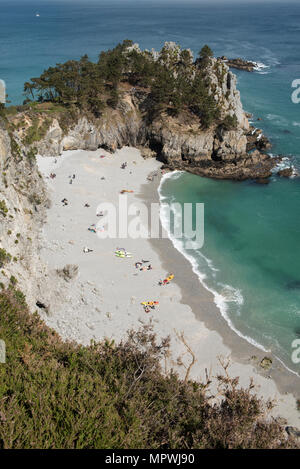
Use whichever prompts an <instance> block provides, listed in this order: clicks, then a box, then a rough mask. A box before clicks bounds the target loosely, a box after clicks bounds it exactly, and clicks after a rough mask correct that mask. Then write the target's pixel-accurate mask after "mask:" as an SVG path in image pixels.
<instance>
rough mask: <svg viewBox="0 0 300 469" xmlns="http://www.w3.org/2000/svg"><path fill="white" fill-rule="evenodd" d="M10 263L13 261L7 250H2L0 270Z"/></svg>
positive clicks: (0, 251)
mask: <svg viewBox="0 0 300 469" xmlns="http://www.w3.org/2000/svg"><path fill="white" fill-rule="evenodd" d="M10 261H11V255H10V254H9V253H8V252H7V251H5V249H3V248H0V268H2V267H4V266H5V264H7V263H8V262H10ZM0 311H1V310H0Z"/></svg>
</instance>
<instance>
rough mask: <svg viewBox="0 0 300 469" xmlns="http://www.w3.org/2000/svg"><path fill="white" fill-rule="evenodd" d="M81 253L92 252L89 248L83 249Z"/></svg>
mask: <svg viewBox="0 0 300 469" xmlns="http://www.w3.org/2000/svg"><path fill="white" fill-rule="evenodd" d="M83 252H84V253H87V252H93V249H90V248H87V247H85V248H83Z"/></svg>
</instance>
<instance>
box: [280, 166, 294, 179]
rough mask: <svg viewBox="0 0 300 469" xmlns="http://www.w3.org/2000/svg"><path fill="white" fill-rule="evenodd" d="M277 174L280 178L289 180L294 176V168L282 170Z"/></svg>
mask: <svg viewBox="0 0 300 469" xmlns="http://www.w3.org/2000/svg"><path fill="white" fill-rule="evenodd" d="M277 174H278V176H280V177H284V178H289V177H291V176H292V175H293V168H285V169H281V170H280V171H278V173H277Z"/></svg>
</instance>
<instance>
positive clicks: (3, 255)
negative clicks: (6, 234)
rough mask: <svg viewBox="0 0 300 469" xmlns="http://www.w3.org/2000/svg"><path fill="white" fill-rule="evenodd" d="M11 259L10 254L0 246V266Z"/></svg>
mask: <svg viewBox="0 0 300 469" xmlns="http://www.w3.org/2000/svg"><path fill="white" fill-rule="evenodd" d="M10 261H11V255H10V254H9V253H8V252H7V251H5V249H3V248H0V268H2V267H4V265H5V264H7V263H8V262H10Z"/></svg>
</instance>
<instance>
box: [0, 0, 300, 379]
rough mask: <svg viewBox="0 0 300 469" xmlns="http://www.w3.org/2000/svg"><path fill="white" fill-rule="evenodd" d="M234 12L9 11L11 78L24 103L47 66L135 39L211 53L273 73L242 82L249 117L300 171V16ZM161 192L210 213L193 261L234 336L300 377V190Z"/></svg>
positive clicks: (229, 187) (5, 63) (293, 183)
mask: <svg viewBox="0 0 300 469" xmlns="http://www.w3.org/2000/svg"><path fill="white" fill-rule="evenodd" d="M224 3H226V4H225V5H224V4H219V5H218V4H213V3H211V4H204V3H203V2H201V0H199V1H198V2H194V3H193V4H189V2H188V1H184V2H180V3H178V4H177V3H176V4H173V3H171V2H169V3H163V2H162V3H161V4H159V3H153V2H151V1H150V0H149V1H147V0H141V1H139V2H137V1H135V2H134V1H130V0H123V1H122V0H119V1H117V0H115V1H110V2H108V1H106V2H105V1H101V0H99V1H97V0H94V1H90V0H86V1H81V0H77V1H70V0H69V1H66V0H60V1H59V0H53V1H48V0H40V1H31V0H23V1H21V0H19V1H15V0H9V1H7V0H0V54H1V61H0V79H3V80H5V81H6V84H7V92H8V95H9V99H10V100H11V102H12V103H14V104H18V103H22V101H23V99H24V97H23V95H22V91H23V83H24V82H25V81H27V80H29V79H30V78H31V77H34V76H38V75H39V74H40V73H41V72H42V71H43V70H44V69H45V68H47V67H48V66H50V65H54V64H55V63H59V62H63V61H65V60H67V59H71V58H75V59H76V58H79V57H80V56H82V55H83V54H85V53H88V54H89V56H90V57H91V58H92V59H95V60H96V59H97V56H98V54H99V52H100V51H101V50H105V49H107V48H110V47H113V46H114V45H116V43H118V42H120V41H122V40H123V39H125V38H129V39H132V40H133V41H136V42H138V43H139V44H140V46H141V47H142V48H152V47H154V48H156V49H158V48H160V47H161V46H162V44H163V43H164V41H176V42H178V43H179V44H181V46H183V47H189V48H191V49H192V50H193V51H194V52H195V53H197V52H198V50H199V49H200V48H201V47H202V46H203V45H204V44H205V43H208V44H209V45H210V46H211V48H212V49H213V50H214V52H215V54H216V55H227V56H229V57H237V56H241V57H243V58H246V59H250V60H255V61H257V62H260V63H262V64H264V65H265V68H261V70H260V71H257V72H254V73H246V72H236V73H237V76H238V87H239V89H240V91H241V96H242V102H243V105H244V108H245V109H246V110H247V111H249V112H252V113H253V114H254V117H253V122H254V125H257V126H259V127H261V128H262V129H263V130H264V132H265V133H266V134H267V135H268V136H269V137H270V139H271V140H272V142H273V143H274V146H273V149H272V152H273V153H281V154H284V155H287V156H289V158H290V159H291V160H292V162H293V164H294V165H295V167H296V168H299V169H300V104H298V105H296V104H293V103H292V100H291V93H292V91H293V89H292V87H291V84H292V81H293V80H295V79H297V78H300V5H299V3H298V4H297V2H296V3H289V2H288V1H283V2H282V3H278V2H276V3H274V4H273V3H271V2H268V3H265V4H264V3H262V2H258V3H255V2H249V3H245V2H243V4H237V3H235V4H232V5H231V4H230V3H229V2H224ZM37 12H38V13H39V15H40V16H39V17H37V16H36V13H37ZM258 117H260V118H261V119H262V120H261V121H259V122H257V121H256V120H257V118H258ZM161 192H162V196H163V197H164V198H165V199H167V200H168V199H169V200H176V201H179V202H186V201H193V202H204V203H205V244H204V247H203V249H201V251H189V252H186V255H189V256H191V257H190V260H191V262H192V263H193V265H194V269H195V270H197V271H198V272H199V275H200V276H201V278H202V281H203V282H205V284H206V285H207V287H208V288H210V289H211V290H213V291H214V292H215V297H216V302H217V303H218V305H219V306H220V308H221V311H222V313H223V314H225V315H226V317H227V319H228V321H230V323H231V325H232V327H233V328H234V329H236V330H237V331H238V332H239V333H241V334H243V335H244V336H247V337H248V338H249V339H251V340H254V341H256V342H257V343H259V344H261V345H262V346H263V347H264V348H266V349H271V350H272V351H273V352H274V353H276V354H277V355H278V356H279V357H280V358H281V359H282V360H283V361H284V363H285V364H286V365H287V366H288V367H289V368H291V369H293V370H294V371H296V372H299V365H296V364H294V363H292V361H291V352H292V349H291V343H292V341H293V340H294V339H296V338H299V336H300V262H299V261H300V250H299V247H298V239H299V234H300V218H299V208H300V198H299V196H300V180H299V179H297V178H295V179H289V180H283V179H282V180H279V179H278V178H276V177H274V178H273V180H272V182H271V184H269V185H268V186H259V185H256V184H253V183H251V182H243V183H233V182H230V181H213V180H208V179H204V178H200V177H196V176H193V175H189V174H183V175H181V176H180V177H175V178H173V179H172V178H169V179H167V180H166V181H165V183H164V184H163V186H162V188H161ZM178 247H179V248H180V249H183V250H184V245H181V246H178ZM208 260H209V261H208ZM204 276H205V278H204Z"/></svg>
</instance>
